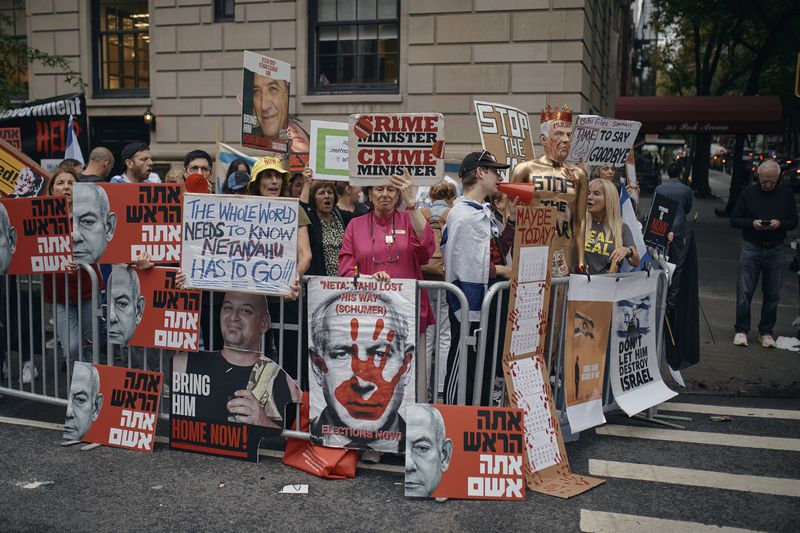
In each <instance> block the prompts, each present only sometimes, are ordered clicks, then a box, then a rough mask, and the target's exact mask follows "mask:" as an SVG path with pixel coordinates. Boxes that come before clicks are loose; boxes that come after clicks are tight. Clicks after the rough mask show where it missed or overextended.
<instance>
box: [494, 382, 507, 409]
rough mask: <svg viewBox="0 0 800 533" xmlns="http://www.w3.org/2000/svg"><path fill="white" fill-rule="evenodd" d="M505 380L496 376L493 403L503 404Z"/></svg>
mask: <svg viewBox="0 0 800 533" xmlns="http://www.w3.org/2000/svg"><path fill="white" fill-rule="evenodd" d="M504 385H505V380H504V379H503V378H497V377H496V378H494V388H493V390H492V404H493V405H502V403H503V393H504V392H505V391H504V390H503V389H504Z"/></svg>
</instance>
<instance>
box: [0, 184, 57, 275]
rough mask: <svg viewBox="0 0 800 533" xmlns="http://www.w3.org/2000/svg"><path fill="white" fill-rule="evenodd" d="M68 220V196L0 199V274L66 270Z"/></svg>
mask: <svg viewBox="0 0 800 533" xmlns="http://www.w3.org/2000/svg"><path fill="white" fill-rule="evenodd" d="M69 222H70V221H69V212H68V211H67V198H66V197H65V196H43V197H39V198H14V199H4V200H0V276H3V275H12V274H42V273H45V272H47V273H56V272H66V271H67V263H68V262H69V261H71V260H72V235H71V233H70V225H69Z"/></svg>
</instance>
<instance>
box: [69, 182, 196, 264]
mask: <svg viewBox="0 0 800 533" xmlns="http://www.w3.org/2000/svg"><path fill="white" fill-rule="evenodd" d="M181 190H182V189H181V186H180V185H169V184H152V183H151V184H146V185H145V184H136V183H100V184H95V183H76V184H75V186H74V187H73V191H72V198H73V206H74V207H73V209H72V224H73V229H72V238H73V255H74V257H75V262H76V263H82V264H85V265H91V264H93V263H106V264H108V263H111V264H115V263H133V262H135V261H136V259H137V257H138V256H139V255H141V254H149V255H150V261H151V262H152V263H156V264H158V263H176V262H178V261H179V260H180V257H181V196H182V192H181Z"/></svg>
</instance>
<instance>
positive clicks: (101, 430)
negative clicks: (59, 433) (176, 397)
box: [64, 362, 161, 452]
mask: <svg viewBox="0 0 800 533" xmlns="http://www.w3.org/2000/svg"><path fill="white" fill-rule="evenodd" d="M160 398H161V373H159V372H148V371H145V370H134V369H130V368H123V367H116V366H106V365H93V364H90V363H80V362H77V363H75V367H74V369H73V371H72V385H71V387H70V390H69V403H68V404H67V418H66V421H65V422H64V439H66V440H81V441H84V442H93V443H96V444H103V445H105V446H115V447H117V448H127V449H130V450H136V451H145V452H152V451H153V445H154V444H155V434H156V422H157V419H158V402H159V399H160Z"/></svg>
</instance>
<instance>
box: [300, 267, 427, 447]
mask: <svg viewBox="0 0 800 533" xmlns="http://www.w3.org/2000/svg"><path fill="white" fill-rule="evenodd" d="M416 283H417V282H416V280H399V279H395V280H392V281H388V282H381V281H378V280H374V279H371V278H364V279H360V280H358V282H357V283H356V284H354V282H353V278H327V277H314V278H311V280H310V281H309V283H308V323H309V331H308V355H309V365H308V366H309V393H310V413H309V414H310V416H311V439H312V442H314V443H315V444H322V445H324V446H331V447H335V448H353V449H358V450H375V451H379V452H391V453H402V452H403V450H404V446H405V440H404V437H405V428H406V421H405V410H406V408H407V406H409V405H410V404H412V403H413V402H414V401H415V399H416V346H415V344H416V339H417V315H418V311H417V302H416V294H417V288H416Z"/></svg>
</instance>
